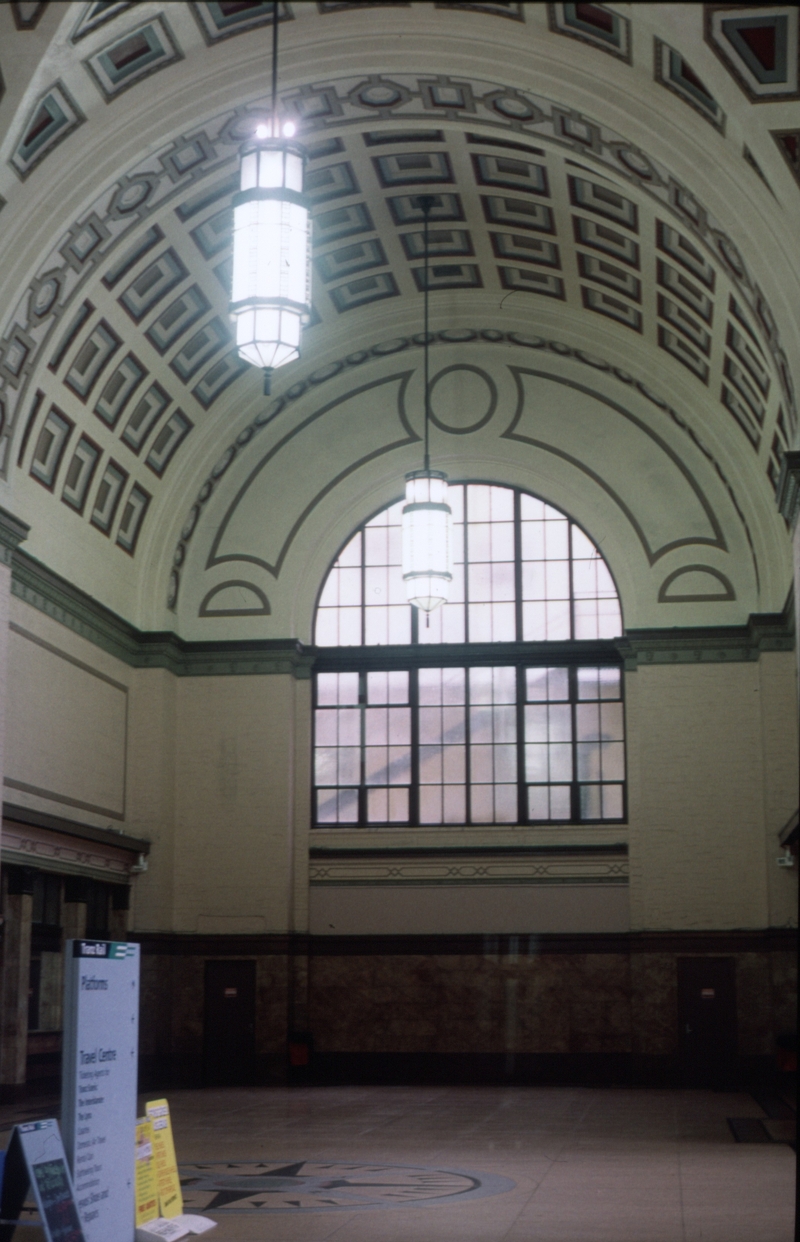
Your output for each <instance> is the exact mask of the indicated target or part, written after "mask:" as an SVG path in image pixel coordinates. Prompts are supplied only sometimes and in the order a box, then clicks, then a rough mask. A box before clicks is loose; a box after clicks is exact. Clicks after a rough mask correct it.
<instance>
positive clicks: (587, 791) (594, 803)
mask: <svg viewBox="0 0 800 1242" xmlns="http://www.w3.org/2000/svg"><path fill="white" fill-rule="evenodd" d="M600 790H601V787H600V785H581V787H580V802H581V819H601V818H602V802H601V793H600Z"/></svg>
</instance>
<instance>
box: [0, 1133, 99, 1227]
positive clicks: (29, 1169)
mask: <svg viewBox="0 0 800 1242" xmlns="http://www.w3.org/2000/svg"><path fill="white" fill-rule="evenodd" d="M30 1187H33V1195H34V1198H35V1200H36V1206H37V1207H38V1209H39V1215H40V1216H41V1220H40V1221H18V1218H19V1214H20V1211H21V1210H22V1205H23V1204H24V1202H25V1199H26V1198H27V1195H28V1190H29V1188H30ZM0 1220H2V1224H0V1242H11V1239H12V1238H13V1237H14V1231H15V1229H17V1228H18V1226H19V1225H20V1224H21V1225H33V1224H35V1225H36V1227H37V1228H38V1229H41V1230H43V1231H44V1235H45V1238H46V1239H47V1242H86V1236H85V1234H84V1232H83V1229H82V1228H81V1223H80V1219H79V1216H78V1206H77V1204H76V1202H75V1192H74V1190H73V1187H72V1179H71V1178H70V1175H69V1169H68V1168H67V1158H66V1154H65V1152H64V1145H63V1143H62V1142H61V1134H60V1132H59V1129H58V1122H57V1121H55V1120H53V1119H52V1118H51V1119H49V1120H48V1121H31V1122H27V1123H25V1124H24V1125H18V1126H15V1127H14V1132H13V1134H12V1136H11V1142H10V1143H9V1145H8V1150H7V1151H6V1158H5V1164H4V1168H3V1190H2V1195H1V1196H0ZM12 1222H13V1223H12Z"/></svg>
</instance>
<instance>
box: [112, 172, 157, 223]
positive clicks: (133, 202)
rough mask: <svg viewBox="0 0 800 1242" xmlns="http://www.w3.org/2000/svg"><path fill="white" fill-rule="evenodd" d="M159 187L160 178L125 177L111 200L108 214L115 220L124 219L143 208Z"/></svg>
mask: <svg viewBox="0 0 800 1242" xmlns="http://www.w3.org/2000/svg"><path fill="white" fill-rule="evenodd" d="M157 185H158V177H157V176H155V175H153V176H152V177H147V176H139V177H129V178H128V177H123V178H122V179H121V180H120V184H119V186H118V188H117V190H116V192H115V194H114V197H113V198H112V200H111V204H110V206H109V208H108V214H109V215H110V216H112V217H113V218H115V219H120V218H124V217H125V216H129V215H131V214H132V213H133V212H134V211H138V210H139V208H140V207H143V206H144V205H145V203H146V202H147V200H148V199H149V198H150V196H151V195H152V193H153V191H154V190H155V189H156V187H157Z"/></svg>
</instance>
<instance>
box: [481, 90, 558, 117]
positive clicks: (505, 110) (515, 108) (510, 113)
mask: <svg viewBox="0 0 800 1242" xmlns="http://www.w3.org/2000/svg"><path fill="white" fill-rule="evenodd" d="M481 102H482V103H483V104H484V105H485V106H486V107H487V108H491V110H492V111H493V112H497V113H499V115H500V116H502V117H505V118H506V120H509V121H534V122H538V121H541V120H543V118H544V113H543V112H542V111H541V110H540V109H539V108H537V107H536V104H534V103H532V102H531V100H530V99H526V98H525V96H524V95H519V94H517V92H516V91H490V92H489V94H488V95H484V96H483V99H482V101H481Z"/></svg>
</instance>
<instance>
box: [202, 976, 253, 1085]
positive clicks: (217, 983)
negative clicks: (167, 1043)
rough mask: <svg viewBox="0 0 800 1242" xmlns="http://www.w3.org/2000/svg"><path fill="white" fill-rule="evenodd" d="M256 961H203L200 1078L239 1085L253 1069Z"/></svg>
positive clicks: (250, 1076)
mask: <svg viewBox="0 0 800 1242" xmlns="http://www.w3.org/2000/svg"><path fill="white" fill-rule="evenodd" d="M255 1024H256V964H255V962H247V961H245V962H241V961H232V962H231V961H217V962H206V990H205V1023H204V1040H203V1082H204V1083H205V1084H206V1086H214V1087H241V1086H247V1085H249V1084H251V1083H252V1082H253V1079H254V1070H255Z"/></svg>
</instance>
